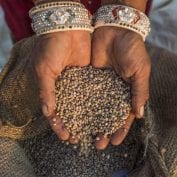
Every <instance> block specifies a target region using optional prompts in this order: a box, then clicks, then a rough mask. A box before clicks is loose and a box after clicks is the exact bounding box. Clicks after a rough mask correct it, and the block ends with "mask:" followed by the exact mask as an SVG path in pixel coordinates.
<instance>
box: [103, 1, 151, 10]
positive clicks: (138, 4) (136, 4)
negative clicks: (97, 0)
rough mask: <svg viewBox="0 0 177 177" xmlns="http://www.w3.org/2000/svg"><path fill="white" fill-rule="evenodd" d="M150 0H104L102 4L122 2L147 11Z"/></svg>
mask: <svg viewBox="0 0 177 177" xmlns="http://www.w3.org/2000/svg"><path fill="white" fill-rule="evenodd" d="M147 1H148V0H119V1H118V0H102V3H101V4H102V5H108V4H122V5H126V6H130V7H133V8H135V9H137V10H140V11H142V12H145V10H146V5H147Z"/></svg>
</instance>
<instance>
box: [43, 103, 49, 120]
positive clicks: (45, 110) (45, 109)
mask: <svg viewBox="0 0 177 177" xmlns="http://www.w3.org/2000/svg"><path fill="white" fill-rule="evenodd" d="M42 112H43V114H44V116H46V117H48V116H49V111H48V106H47V105H46V104H43V105H42Z"/></svg>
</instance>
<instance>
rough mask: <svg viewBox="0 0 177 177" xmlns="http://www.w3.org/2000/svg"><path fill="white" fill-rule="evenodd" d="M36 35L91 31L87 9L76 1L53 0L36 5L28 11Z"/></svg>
mask: <svg viewBox="0 0 177 177" xmlns="http://www.w3.org/2000/svg"><path fill="white" fill-rule="evenodd" d="M29 15H30V17H31V19H32V28H33V31H34V32H35V33H36V34H37V35H42V34H46V33H52V32H57V31H67V30H85V31H90V32H93V27H92V26H91V18H90V14H89V12H88V10H86V9H85V7H84V6H83V5H82V4H80V3H76V2H68V1H66V2H53V3H45V4H41V5H37V6H36V7H34V8H32V9H31V10H30V12H29Z"/></svg>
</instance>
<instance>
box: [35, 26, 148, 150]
mask: <svg viewBox="0 0 177 177" xmlns="http://www.w3.org/2000/svg"><path fill="white" fill-rule="evenodd" d="M34 53H35V70H36V74H37V77H38V83H39V91H40V99H41V105H42V111H43V114H44V116H45V117H46V118H47V119H48V120H49V122H50V124H51V127H52V129H53V131H54V132H55V133H56V135H57V136H58V137H59V138H60V139H61V140H64V141H66V140H67V141H69V142H70V143H72V144H76V143H78V142H79V139H77V137H73V136H72V135H70V134H69V132H68V131H67V129H66V128H65V125H64V124H63V123H62V120H61V118H60V117H57V116H56V115H55V112H54V107H55V81H56V79H57V77H58V76H59V75H60V73H61V72H62V71H63V70H64V69H65V68H66V67H68V66H80V67H83V66H87V65H92V66H93V67H96V68H113V69H114V70H115V71H116V72H117V73H118V74H120V75H121V76H122V78H123V79H124V80H125V81H126V82H128V83H130V85H131V94H132V111H131V113H130V115H129V117H128V119H127V121H126V124H125V125H123V127H122V128H120V129H118V130H117V132H116V133H115V134H113V135H112V136H111V137H105V136H104V135H98V137H97V138H96V142H95V145H96V148H97V149H99V150H102V149H105V148H106V147H107V146H108V144H109V143H111V144H113V145H119V144H121V143H122V141H123V140H124V138H125V137H126V135H127V133H128V131H129V129H130V127H131V125H132V123H133V121H134V119H135V117H136V118H141V117H143V114H144V105H145V103H146V101H147V99H148V97H149V75H150V68H151V65H150V59H149V56H148V54H147V51H146V48H145V45H144V41H143V39H142V37H141V36H140V35H139V34H136V33H135V32H133V31H130V30H127V29H122V28H117V27H100V28H98V29H96V30H95V31H94V33H93V34H92V35H90V33H89V32H87V31H65V32H57V33H51V34H46V35H43V36H40V37H38V43H37V47H36V49H35V51H34ZM53 118H56V120H57V122H56V126H54V125H53V123H52V120H53ZM125 130H126V131H125Z"/></svg>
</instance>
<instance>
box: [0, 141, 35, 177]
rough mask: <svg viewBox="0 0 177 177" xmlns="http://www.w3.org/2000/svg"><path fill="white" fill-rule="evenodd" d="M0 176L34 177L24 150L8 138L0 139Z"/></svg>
mask: <svg viewBox="0 0 177 177" xmlns="http://www.w3.org/2000/svg"><path fill="white" fill-rule="evenodd" d="M0 176H1V177H22V176H23V177H36V176H35V174H34V172H33V168H32V166H31V163H30V162H29V160H28V159H27V157H26V155H25V152H24V150H23V149H22V148H21V147H20V146H19V144H18V143H17V142H15V141H13V140H12V139H9V138H0Z"/></svg>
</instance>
